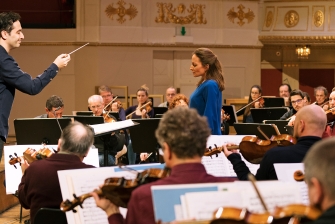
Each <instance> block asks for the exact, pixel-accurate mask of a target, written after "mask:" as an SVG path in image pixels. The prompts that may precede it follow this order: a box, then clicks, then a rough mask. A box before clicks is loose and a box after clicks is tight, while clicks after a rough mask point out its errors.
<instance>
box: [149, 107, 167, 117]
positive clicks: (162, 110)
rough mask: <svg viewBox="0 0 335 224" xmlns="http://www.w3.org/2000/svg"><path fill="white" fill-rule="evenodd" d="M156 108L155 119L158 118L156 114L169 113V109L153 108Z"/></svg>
mask: <svg viewBox="0 0 335 224" xmlns="http://www.w3.org/2000/svg"><path fill="white" fill-rule="evenodd" d="M153 108H154V117H156V114H164V113H165V112H166V111H168V108H167V107H153Z"/></svg>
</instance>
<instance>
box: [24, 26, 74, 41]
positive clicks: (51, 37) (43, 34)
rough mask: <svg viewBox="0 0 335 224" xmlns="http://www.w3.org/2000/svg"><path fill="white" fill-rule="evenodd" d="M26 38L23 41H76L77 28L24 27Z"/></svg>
mask: <svg viewBox="0 0 335 224" xmlns="http://www.w3.org/2000/svg"><path fill="white" fill-rule="evenodd" d="M22 28H23V30H22V32H23V34H24V40H23V42H26V41H27V42H39V41H48V42H53V41H56V42H57V41H64V42H66V41H75V40H76V29H25V28H24V27H22Z"/></svg>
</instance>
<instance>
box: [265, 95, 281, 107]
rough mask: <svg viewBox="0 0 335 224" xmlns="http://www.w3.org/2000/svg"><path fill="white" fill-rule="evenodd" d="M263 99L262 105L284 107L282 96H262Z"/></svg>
mask: <svg viewBox="0 0 335 224" xmlns="http://www.w3.org/2000/svg"><path fill="white" fill-rule="evenodd" d="M262 98H263V99H264V107H284V106H285V100H284V98H282V97H266V96H263V97H262Z"/></svg>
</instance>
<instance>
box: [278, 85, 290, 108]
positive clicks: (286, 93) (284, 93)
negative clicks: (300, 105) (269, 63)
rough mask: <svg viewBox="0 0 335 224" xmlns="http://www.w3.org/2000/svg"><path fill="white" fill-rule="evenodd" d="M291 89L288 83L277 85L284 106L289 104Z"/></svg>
mask: <svg viewBox="0 0 335 224" xmlns="http://www.w3.org/2000/svg"><path fill="white" fill-rule="evenodd" d="M291 91H292V89H291V86H290V84H287V83H283V84H281V85H280V86H279V97H283V98H284V101H285V106H290V92H291Z"/></svg>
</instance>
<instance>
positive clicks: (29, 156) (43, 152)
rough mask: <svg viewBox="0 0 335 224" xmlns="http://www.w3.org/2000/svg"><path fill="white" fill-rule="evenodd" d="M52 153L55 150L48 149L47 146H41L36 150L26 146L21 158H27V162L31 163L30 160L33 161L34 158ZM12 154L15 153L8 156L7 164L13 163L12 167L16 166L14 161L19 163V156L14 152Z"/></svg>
mask: <svg viewBox="0 0 335 224" xmlns="http://www.w3.org/2000/svg"><path fill="white" fill-rule="evenodd" d="M54 153H55V151H53V150H50V149H48V148H42V149H40V150H38V151H36V150H35V149H32V148H27V149H26V150H25V151H24V152H23V158H24V159H25V160H27V162H28V164H31V163H32V162H34V161H36V160H41V159H46V158H48V157H50V156H51V155H52V154H54ZM14 155H15V157H14V156H12V155H10V156H9V157H10V160H9V164H10V165H14V167H15V168H16V166H15V164H16V163H21V158H20V157H18V156H17V154H16V153H14Z"/></svg>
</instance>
